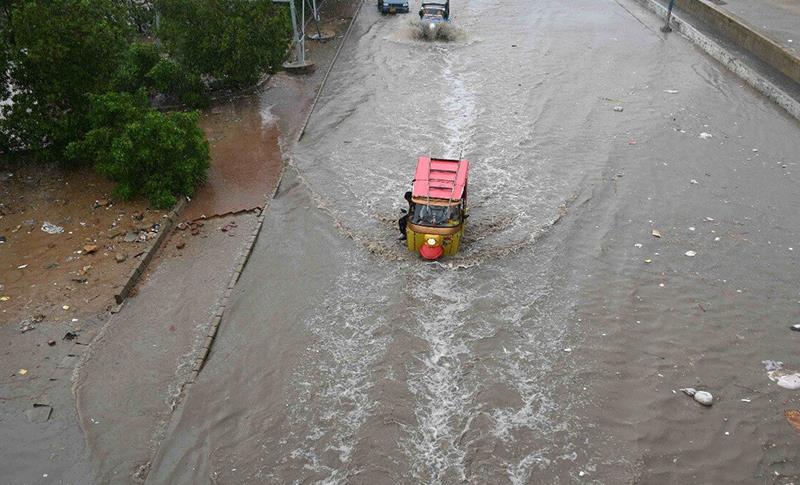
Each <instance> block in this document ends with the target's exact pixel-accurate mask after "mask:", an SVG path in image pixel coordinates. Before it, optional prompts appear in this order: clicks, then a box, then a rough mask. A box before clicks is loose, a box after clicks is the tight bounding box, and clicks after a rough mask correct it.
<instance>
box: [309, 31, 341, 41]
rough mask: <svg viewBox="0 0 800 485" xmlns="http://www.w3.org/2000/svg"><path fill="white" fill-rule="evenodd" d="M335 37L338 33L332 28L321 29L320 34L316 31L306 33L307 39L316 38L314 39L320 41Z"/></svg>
mask: <svg viewBox="0 0 800 485" xmlns="http://www.w3.org/2000/svg"><path fill="white" fill-rule="evenodd" d="M320 34H321V35H320ZM334 37H336V33H334V32H333V31H330V30H320V33H319V34H318V33H316V32H314V33H313V34H308V35H306V39H308V40H314V41H320V42H326V41H329V40H331V39H333V38H334Z"/></svg>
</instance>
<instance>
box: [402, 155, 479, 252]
mask: <svg viewBox="0 0 800 485" xmlns="http://www.w3.org/2000/svg"><path fill="white" fill-rule="evenodd" d="M468 179H469V162H468V161H467V160H449V159H444V158H430V157H420V158H419V161H418V162H417V171H416V174H415V176H414V187H413V189H412V191H411V200H410V201H409V214H408V220H407V222H406V244H407V245H408V249H409V250H411V251H414V252H418V253H419V254H420V256H422V257H423V258H425V259H430V260H435V259H439V258H440V257H442V256H453V255H454V254H456V253H457V252H458V248H459V245H460V244H461V237H462V236H463V234H464V221H465V219H466V217H467V182H468Z"/></svg>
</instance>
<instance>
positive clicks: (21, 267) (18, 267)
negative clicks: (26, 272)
mask: <svg viewBox="0 0 800 485" xmlns="http://www.w3.org/2000/svg"><path fill="white" fill-rule="evenodd" d="M27 267H28V265H27V264H21V265H19V266H17V269H25V268H27Z"/></svg>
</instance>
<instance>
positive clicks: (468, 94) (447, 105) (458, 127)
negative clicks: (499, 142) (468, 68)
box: [433, 48, 476, 158]
mask: <svg viewBox="0 0 800 485" xmlns="http://www.w3.org/2000/svg"><path fill="white" fill-rule="evenodd" d="M442 51H443V53H442V54H443V55H442V60H443V63H444V68H443V69H442V77H443V78H444V82H445V83H446V85H447V86H448V89H449V94H448V96H446V97H443V98H441V100H440V106H441V109H442V112H443V113H445V114H446V115H447V116H446V117H445V118H444V119H443V120H442V121H443V123H444V126H445V129H446V130H447V132H446V133H445V134H444V135H443V140H444V152H443V153H442V154H433V155H434V156H440V157H447V158H459V157H462V156H463V154H464V152H465V150H466V149H467V148H468V146H467V143H468V142H469V141H470V140H471V139H472V134H473V130H474V123H475V114H476V103H475V95H474V94H473V92H472V90H471V89H470V88H469V86H468V85H467V82H466V80H465V79H464V76H463V74H461V73H460V72H458V70H457V69H456V68H455V67H454V63H455V59H454V56H453V55H452V53H451V52H448V50H447V49H446V48H442Z"/></svg>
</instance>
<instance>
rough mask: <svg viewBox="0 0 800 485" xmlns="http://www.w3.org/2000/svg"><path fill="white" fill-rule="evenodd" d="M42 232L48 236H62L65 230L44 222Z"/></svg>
mask: <svg viewBox="0 0 800 485" xmlns="http://www.w3.org/2000/svg"><path fill="white" fill-rule="evenodd" d="M42 231H44V232H46V233H47V234H61V233H62V232H64V228H63V227H61V226H57V225H55V224H52V223H50V222H47V221H44V223H42Z"/></svg>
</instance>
